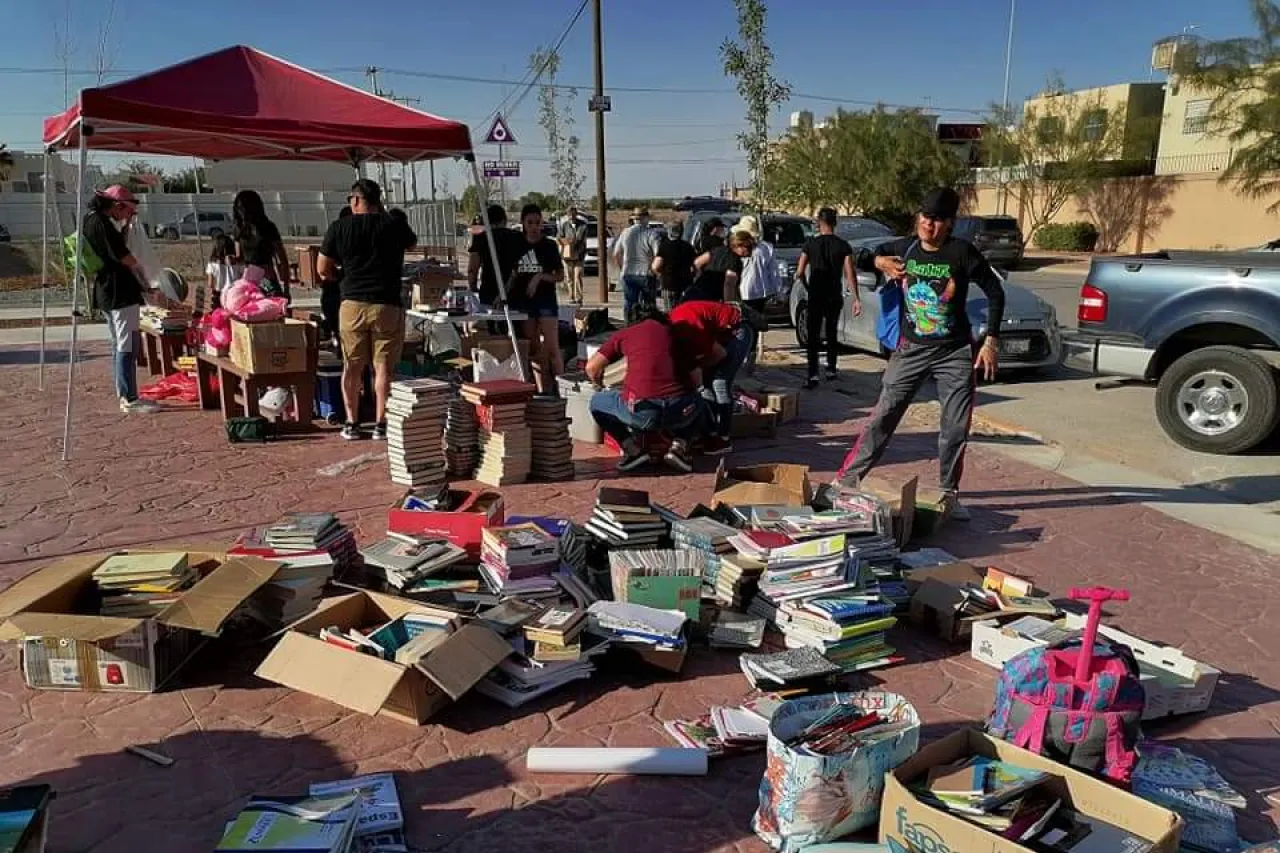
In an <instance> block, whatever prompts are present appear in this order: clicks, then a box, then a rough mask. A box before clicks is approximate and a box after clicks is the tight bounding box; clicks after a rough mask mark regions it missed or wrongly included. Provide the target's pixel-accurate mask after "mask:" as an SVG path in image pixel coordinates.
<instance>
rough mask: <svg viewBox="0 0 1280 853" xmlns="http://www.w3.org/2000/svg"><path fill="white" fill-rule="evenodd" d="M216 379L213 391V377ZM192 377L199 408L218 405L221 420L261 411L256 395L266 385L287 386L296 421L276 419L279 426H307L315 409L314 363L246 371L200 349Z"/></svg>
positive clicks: (216, 407) (286, 427)
mask: <svg viewBox="0 0 1280 853" xmlns="http://www.w3.org/2000/svg"><path fill="white" fill-rule="evenodd" d="M215 378H216V379H217V381H218V389H217V390H216V391H215V390H214V387H213V380H214V379H215ZM196 379H197V385H198V386H199V389H200V408H202V409H221V410H222V418H223V420H230V419H231V418H244V417H248V418H256V417H258V416H259V415H260V414H261V413H260V411H259V409H258V398H259V397H261V396H262V393H263V392H264V391H266V390H267V389H268V388H290V389H292V390H293V404H294V406H295V409H296V411H297V412H298V417H299V420H297V421H283V420H281V421H278V422H277V424H276V426H277V428H278V429H283V430H307V429H311V428H312V425H311V421H312V418H313V416H314V412H315V397H316V371H315V366H314V365H309V369H308V370H306V371H303V372H302V373H250V372H249V371H247V370H245V369H244V368H243V367H240V366H239V365H237V364H236V363H235V362H234V361H232V360H231V359H229V358H226V357H224V356H217V355H209V354H208V353H203V352H202V353H200V354H199V355H198V356H196Z"/></svg>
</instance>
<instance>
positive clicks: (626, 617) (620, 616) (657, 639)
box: [587, 601, 688, 651]
mask: <svg viewBox="0 0 1280 853" xmlns="http://www.w3.org/2000/svg"><path fill="white" fill-rule="evenodd" d="M687 621H688V619H687V617H686V616H685V615H684V614H683V613H681V612H680V611H678V610H659V609H657V608H656V607H646V606H644V605H643V604H630V603H628V602H625V601H597V602H595V603H593V604H592V605H591V606H590V607H588V608H587V630H588V631H590V632H591V633H592V634H595V635H596V636H598V637H604V638H605V639H606V640H609V641H610V642H614V643H621V644H628V643H630V644H636V645H643V646H649V647H652V648H654V649H658V650H662V651H676V650H679V649H683V648H684V647H685V645H686V644H687V641H686V639H685V635H684V626H685V622H687Z"/></svg>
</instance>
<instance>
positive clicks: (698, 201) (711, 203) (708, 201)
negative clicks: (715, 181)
mask: <svg viewBox="0 0 1280 853" xmlns="http://www.w3.org/2000/svg"><path fill="white" fill-rule="evenodd" d="M741 207H742V204H741V203H740V202H736V201H733V200H732V199H727V198H720V197H719V196H714V195H696V196H694V195H687V196H685V197H684V198H682V199H680V201H678V202H676V208H675V209H676V210H677V211H679V212H681V213H688V212H692V211H695V210H714V211H716V212H717V213H728V212H730V211H734V210H739V209H741Z"/></svg>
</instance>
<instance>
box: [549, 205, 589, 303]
mask: <svg viewBox="0 0 1280 853" xmlns="http://www.w3.org/2000/svg"><path fill="white" fill-rule="evenodd" d="M556 242H557V243H559V244H560V258H561V260H563V261H564V274H565V278H566V279H567V280H568V282H569V298H570V299H571V300H572V301H573V304H574V305H581V304H582V263H583V261H584V260H585V259H586V257H587V223H586V220H584V219H583V218H582V217H581V216H579V215H578V208H577V207H576V206H574V205H570V206H569V212H568V214H567V215H566V216H565V218H564V221H563V222H561V223H560V227H559V228H558V229H557V234H556Z"/></svg>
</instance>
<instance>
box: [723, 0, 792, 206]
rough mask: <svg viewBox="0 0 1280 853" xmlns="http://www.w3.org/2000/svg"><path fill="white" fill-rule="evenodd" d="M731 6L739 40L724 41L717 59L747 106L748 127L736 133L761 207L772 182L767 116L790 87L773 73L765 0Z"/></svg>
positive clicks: (736, 1)
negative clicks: (767, 38)
mask: <svg viewBox="0 0 1280 853" xmlns="http://www.w3.org/2000/svg"><path fill="white" fill-rule="evenodd" d="M733 5H734V8H735V9H736V10H737V15H738V40H737V41H734V40H733V39H725V40H724V43H723V44H721V45H720V60H721V63H722V65H723V67H724V73H725V74H726V75H727V76H729V77H732V78H733V79H734V82H735V85H736V88H737V90H738V94H739V95H740V96H741V97H742V100H743V102H744V103H745V104H746V107H747V115H746V119H747V129H746V130H744V131H742V132H741V133H739V134H738V143H739V144H740V145H741V146H742V150H743V152H744V153H745V154H746V155H747V168H748V170H749V171H750V173H751V179H752V183H753V184H754V190H755V196H756V198H755V202H756V205H757V206H758V207H759V208H761V209H764V208H766V207H767V206H768V201H769V196H768V193H769V190H770V187H771V186H772V185H773V184H774V183H775V179H774V178H773V176H772V175H770V174H769V168H770V163H771V160H772V158H771V156H770V147H771V146H770V139H769V117H770V115H771V114H772V113H773V110H774V108H775V107H777V106H778V105H779V104H781V103H784V102H785V101H786V100H787V99H788V98H790V97H791V86H790V85H788V84H787V83H785V82H783V81H781V80H778V79H777V78H776V77H774V76H773V50H772V49H770V47H769V43H768V41H767V40H766V38H765V30H766V23H767V19H768V15H769V10H768V8H767V7H766V6H765V3H764V0H733Z"/></svg>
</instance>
